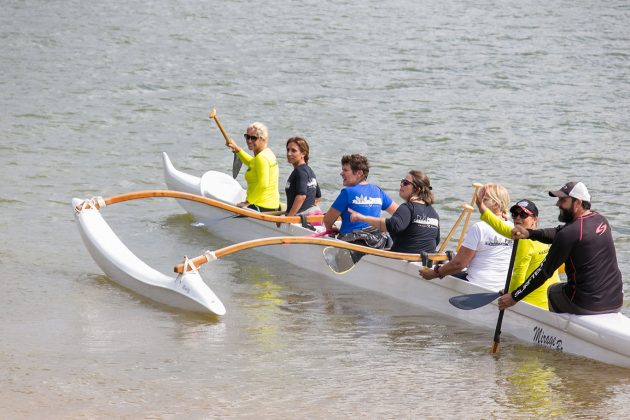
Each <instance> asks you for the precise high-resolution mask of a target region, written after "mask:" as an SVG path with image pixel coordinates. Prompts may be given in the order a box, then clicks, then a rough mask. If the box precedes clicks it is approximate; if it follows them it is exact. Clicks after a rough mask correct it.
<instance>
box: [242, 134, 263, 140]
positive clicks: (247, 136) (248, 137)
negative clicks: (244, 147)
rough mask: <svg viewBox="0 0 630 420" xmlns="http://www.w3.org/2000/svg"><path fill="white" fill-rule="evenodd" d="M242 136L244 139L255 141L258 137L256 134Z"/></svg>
mask: <svg viewBox="0 0 630 420" xmlns="http://www.w3.org/2000/svg"><path fill="white" fill-rule="evenodd" d="M243 137H245V141H250V140H251V141H256V140H258V139H259V137H258V136H250V135H249V134H243Z"/></svg>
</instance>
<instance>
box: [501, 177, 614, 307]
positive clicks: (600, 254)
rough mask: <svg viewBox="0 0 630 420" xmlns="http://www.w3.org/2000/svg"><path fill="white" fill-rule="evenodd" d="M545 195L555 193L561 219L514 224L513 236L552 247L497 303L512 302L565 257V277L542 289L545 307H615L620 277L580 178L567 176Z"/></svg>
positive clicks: (608, 233) (603, 225)
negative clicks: (536, 225) (534, 225)
mask: <svg viewBox="0 0 630 420" xmlns="http://www.w3.org/2000/svg"><path fill="white" fill-rule="evenodd" d="M549 195H550V196H551V197H557V198H558V201H557V202H556V206H557V207H558V208H559V209H560V214H559V216H558V220H559V221H560V222H562V223H564V225H560V226H558V227H556V228H549V229H537V230H531V229H525V228H523V227H522V226H515V227H514V229H513V230H512V237H513V238H514V239H525V238H529V239H532V240H534V241H539V242H543V243H547V244H551V247H550V248H549V253H548V254H547V257H546V258H545V260H543V262H542V263H541V264H540V266H539V267H538V268H537V269H536V270H534V272H532V274H531V275H530V276H529V277H528V278H527V279H526V280H525V282H524V283H523V284H522V285H521V286H520V287H518V288H517V289H515V290H514V291H513V292H512V293H506V294H504V295H502V296H501V297H500V298H499V302H498V303H499V309H502V310H503V309H506V308H509V307H510V306H513V305H515V304H516V302H518V301H519V300H521V299H523V298H524V297H525V296H527V295H528V294H529V293H531V292H532V291H533V290H535V289H536V288H538V287H539V286H540V285H542V284H543V283H544V282H545V281H546V280H547V279H548V278H549V277H551V275H552V274H553V273H554V272H555V271H556V270H557V269H558V268H559V267H560V265H562V263H564V264H565V270H566V275H567V282H566V283H556V284H554V285H553V286H551V287H549V289H548V290H547V297H548V301H549V310H550V311H552V312H565V313H571V314H578V315H595V314H604V313H611V312H618V311H619V310H620V309H621V307H622V306H623V281H622V279H621V271H620V270H619V266H618V265H617V254H616V252H615V245H614V243H613V238H612V229H611V228H610V224H609V223H608V220H606V218H605V217H604V216H602V215H601V214H599V213H598V212H595V211H591V210H590V209H591V195H590V194H589V192H588V190H587V189H586V186H585V185H584V184H583V183H582V182H567V183H566V184H564V185H563V186H562V188H560V189H559V190H558V191H549Z"/></svg>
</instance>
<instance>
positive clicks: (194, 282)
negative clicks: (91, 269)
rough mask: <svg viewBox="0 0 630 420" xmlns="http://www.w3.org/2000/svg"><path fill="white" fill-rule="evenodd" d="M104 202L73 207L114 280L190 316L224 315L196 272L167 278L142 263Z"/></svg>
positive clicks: (93, 253) (83, 202) (79, 203)
mask: <svg viewBox="0 0 630 420" xmlns="http://www.w3.org/2000/svg"><path fill="white" fill-rule="evenodd" d="M105 205H106V204H105V201H103V200H102V199H100V198H99V199H92V200H80V199H78V198H74V199H73V200H72V207H73V208H74V212H75V220H76V223H77V227H78V228H79V232H80V234H81V238H82V239H83V243H84V244H85V247H86V248H87V250H88V252H89V253H90V255H91V256H92V258H93V259H94V261H95V262H96V264H97V265H98V266H99V267H100V268H101V270H103V272H104V273H105V274H107V275H108V276H109V277H110V278H111V279H112V280H114V281H115V282H116V283H118V284H120V285H121V286H123V287H125V288H127V289H130V290H133V291H134V292H136V293H138V294H140V295H142V296H145V297H147V298H149V299H151V300H153V301H155V302H158V303H161V304H164V305H167V306H170V307H173V308H177V309H183V310H185V311H191V312H202V313H212V314H216V315H224V314H225V307H224V306H223V303H222V302H221V300H220V299H219V298H218V297H217V296H216V295H215V293H214V292H213V291H212V290H211V289H210V288H209V287H208V286H207V285H206V283H204V281H203V279H202V278H201V276H200V275H199V272H198V271H197V270H190V271H187V272H185V273H183V274H179V275H177V276H167V275H165V274H162V273H161V272H159V271H157V270H155V269H153V268H151V267H150V266H148V265H147V264H145V263H144V262H143V261H142V260H140V259H139V258H138V257H137V256H136V255H135V254H134V253H133V252H131V251H130V250H129V248H127V247H126V246H125V244H124V243H122V242H121V240H120V239H119V238H118V236H117V235H116V234H115V233H114V231H113V230H112V229H111V227H110V226H109V224H107V222H106V221H105V219H103V216H102V215H101V212H100V211H99V209H100V208H102V207H104V206H105Z"/></svg>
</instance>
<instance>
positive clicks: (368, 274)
mask: <svg viewBox="0 0 630 420" xmlns="http://www.w3.org/2000/svg"><path fill="white" fill-rule="evenodd" d="M163 159H164V173H165V179H166V184H167V185H168V187H169V189H172V190H176V191H185V192H190V193H193V194H200V192H201V191H203V193H204V195H205V196H207V197H210V198H217V197H215V196H213V195H212V194H211V193H210V190H211V186H209V185H207V184H206V185H204V186H203V188H201V187H200V185H201V178H199V177H195V176H192V175H189V174H185V173H182V172H180V171H178V170H177V169H175V168H174V167H173V165H172V163H171V161H170V160H169V158H168V156H167V155H166V154H165V153H164V154H163ZM211 172H213V171H209V173H211ZM206 175H208V173H207V174H206ZM206 175H204V178H205V177H206ZM210 178H212V177H211V176H210ZM237 187H238V188H240V189H241V190H242V188H241V187H240V186H238V185H237V184H235V185H234V188H237ZM226 201H227V200H226ZM178 202H179V203H180V204H181V205H182V207H184V209H185V210H186V211H188V212H189V213H191V214H192V215H193V217H194V218H195V219H196V220H197V221H199V222H201V223H204V225H205V227H206V229H208V230H209V231H211V232H212V233H214V234H216V235H219V236H221V237H224V238H226V239H228V240H231V241H234V242H242V241H246V240H251V239H257V238H262V237H269V236H285V235H310V234H312V232H311V231H310V230H308V229H304V228H302V227H301V226H299V225H286V224H283V225H281V226H280V227H277V226H276V224H275V223H269V222H263V221H259V220H254V219H251V218H245V217H241V218H230V217H229V216H230V215H231V213H230V212H228V211H226V210H222V209H217V208H215V207H211V206H205V205H203V204H198V203H192V202H186V201H184V200H178ZM234 203H235V201H233V202H232V203H231V204H234ZM226 217H227V218H226ZM307 248H308V249H307ZM257 249H258V250H259V251H260V252H263V253H265V254H267V255H270V256H272V257H275V258H279V259H282V260H284V261H287V262H289V263H291V264H294V265H296V266H298V267H301V268H304V269H306V270H309V271H312V272H315V273H318V274H322V275H326V276H328V277H330V278H333V279H335V280H342V281H343V282H344V283H347V284H350V285H353V286H356V287H360V288H363V289H367V290H371V291H373V292H377V293H380V294H383V295H386V296H389V297H391V298H394V299H398V300H400V301H402V302H406V303H409V304H412V305H417V306H419V307H422V308H426V309H429V310H431V311H435V312H437V313H440V314H443V315H447V316H449V317H453V318H457V319H460V320H462V321H465V322H466V323H469V324H473V325H476V326H480V327H483V328H485V329H488V330H493V329H494V327H495V325H496V320H497V315H498V309H497V306H496V303H492V304H490V305H487V306H485V307H482V308H479V309H477V310H473V311H464V310H461V309H457V308H455V307H453V306H452V305H450V304H449V302H448V299H449V298H450V297H452V296H457V295H461V294H469V293H481V292H488V291H489V290H487V289H485V288H482V287H480V286H477V285H475V284H471V283H468V282H464V281H461V280H459V279H457V278H454V277H450V276H447V277H445V278H443V279H436V280H433V281H425V280H423V279H421V278H420V276H419V274H418V270H419V268H420V265H419V264H418V263H410V262H406V261H398V260H392V259H387V258H381V257H375V256H370V255H367V256H365V257H363V258H362V260H361V262H360V263H358V264H357V265H356V266H355V268H354V269H352V270H351V271H349V272H347V273H345V274H342V275H339V274H335V273H333V272H332V271H331V270H330V269H329V268H328V266H327V265H326V263H325V261H324V259H323V257H322V252H321V251H322V247H321V246H318V245H289V246H269V247H261V248H257ZM502 331H503V334H508V335H511V336H514V337H516V338H518V339H520V340H523V341H524V342H526V343H530V344H534V345H537V346H542V347H546V348H550V349H554V350H559V351H563V352H566V353H571V354H575V355H580V356H584V357H588V358H591V359H594V360H599V361H602V362H605V363H609V364H613V365H617V366H623V367H627V368H630V318H627V317H626V316H624V315H623V314H620V313H616V314H606V315H591V316H578V315H570V314H555V313H551V312H548V311H545V310H543V309H540V308H538V307H535V306H532V305H529V304H527V303H524V302H521V303H519V304H518V305H516V306H514V307H513V308H511V309H510V310H508V311H506V312H505V316H504V319H503V327H502Z"/></svg>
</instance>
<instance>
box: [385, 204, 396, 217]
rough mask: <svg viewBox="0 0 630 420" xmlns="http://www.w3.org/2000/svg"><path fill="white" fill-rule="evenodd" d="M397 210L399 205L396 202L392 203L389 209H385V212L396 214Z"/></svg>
mask: <svg viewBox="0 0 630 420" xmlns="http://www.w3.org/2000/svg"><path fill="white" fill-rule="evenodd" d="M397 209H398V204H396V202H395V201H392V204H390V205H389V207H387V208H386V209H385V211H386V212H387V213H389V214H394V213H396V210H397Z"/></svg>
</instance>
